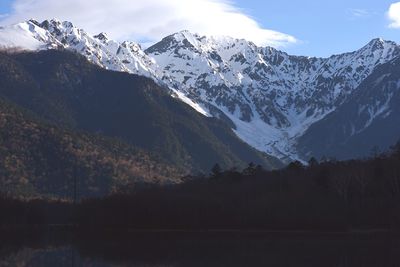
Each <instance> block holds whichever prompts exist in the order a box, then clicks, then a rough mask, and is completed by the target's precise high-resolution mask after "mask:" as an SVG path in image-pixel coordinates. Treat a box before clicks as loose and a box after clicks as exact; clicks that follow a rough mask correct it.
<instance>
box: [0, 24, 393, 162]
mask: <svg viewBox="0 0 400 267" xmlns="http://www.w3.org/2000/svg"><path fill="white" fill-rule="evenodd" d="M27 40H29V42H28V41H27ZM32 43H33V44H32ZM0 44H3V46H5V47H24V46H25V49H29V50H37V49H49V48H63V49H68V50H73V51H75V52H78V53H80V54H82V55H84V56H85V57H86V58H87V59H89V60H90V61H91V62H93V63H96V64H97V65H99V66H101V67H103V68H106V69H110V70H115V71H123V72H128V73H134V74H139V75H144V76H147V77H150V78H152V79H153V80H155V81H156V82H157V83H159V84H160V85H163V86H164V87H169V89H171V90H170V91H169V92H170V94H172V95H173V96H174V97H176V98H178V99H181V100H182V101H184V102H185V103H187V104H189V105H190V106H192V107H193V108H194V109H195V110H196V111H198V112H200V113H201V114H203V115H206V116H213V117H217V118H220V119H222V120H224V121H225V122H227V123H228V124H229V125H230V126H231V127H232V128H233V129H234V131H235V133H236V134H237V136H238V137H240V138H241V139H242V140H244V141H245V142H247V143H248V144H250V145H251V146H253V147H255V148H257V149H258V150H260V151H263V152H266V153H268V154H271V155H274V156H276V157H279V158H281V159H283V160H286V159H287V160H292V159H306V157H307V156H306V154H304V153H303V152H302V153H299V151H298V150H297V147H299V146H297V144H298V140H299V138H300V137H301V136H303V135H304V133H305V132H306V131H307V130H308V129H309V128H310V126H311V125H313V124H315V123H316V122H319V121H321V120H322V119H324V118H325V117H326V116H327V115H329V114H330V113H332V112H334V111H335V110H337V109H338V108H339V107H341V106H342V105H343V104H344V103H346V101H347V100H348V99H349V98H351V96H352V95H353V94H354V92H355V91H356V88H357V87H358V86H359V85H360V84H361V83H362V82H363V81H364V80H365V79H367V78H368V76H369V75H371V74H372V73H373V72H374V70H375V69H376V68H377V67H378V66H380V65H382V64H385V63H387V62H389V61H391V60H393V59H396V58H398V57H399V55H400V48H399V46H398V45H397V44H396V43H394V42H390V41H384V40H382V39H374V40H372V41H371V42H370V43H368V44H367V45H366V46H365V47H363V48H361V49H360V50H357V51H355V52H351V53H346V54H341V55H334V56H331V57H329V58H312V57H299V56H291V55H288V54H286V53H284V52H281V51H278V50H276V49H274V48H271V47H257V46H256V45H255V44H253V43H251V42H248V41H246V40H238V39H234V38H230V37H202V36H199V35H196V34H192V33H190V32H188V31H182V32H179V33H176V34H173V35H170V36H168V37H166V38H164V39H163V40H162V41H160V42H159V43H157V44H155V45H153V46H151V47H150V48H148V49H146V50H145V51H143V50H142V49H141V47H140V46H139V45H138V44H135V43H132V42H122V43H119V42H115V41H113V40H110V39H109V38H108V37H107V35H106V34H104V33H102V34H99V35H96V36H90V35H89V34H87V33H86V32H85V31H83V30H81V29H77V28H75V27H73V25H72V24H71V23H69V22H60V21H57V20H51V21H44V22H42V23H38V22H36V21H28V22H25V23H21V24H17V25H14V26H9V27H5V28H3V29H0ZM371 142H372V143H374V140H371ZM302 151H303V149H302Z"/></svg>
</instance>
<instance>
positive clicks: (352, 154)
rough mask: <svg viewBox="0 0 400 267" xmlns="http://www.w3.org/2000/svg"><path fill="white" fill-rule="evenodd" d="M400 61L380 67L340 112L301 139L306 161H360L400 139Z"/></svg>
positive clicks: (325, 119)
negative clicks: (315, 158) (333, 159)
mask: <svg viewBox="0 0 400 267" xmlns="http://www.w3.org/2000/svg"><path fill="white" fill-rule="evenodd" d="M399 103H400V58H397V59H395V60H392V61H390V62H388V63H386V64H383V65H381V66H378V67H377V68H376V69H375V71H374V72H373V73H372V74H371V75H370V76H369V77H368V78H367V79H365V80H364V81H363V82H362V83H361V85H360V86H359V87H358V88H357V89H356V90H355V92H354V94H353V95H352V96H351V97H350V98H349V99H348V100H347V101H346V102H345V103H344V104H343V105H342V106H340V107H339V108H338V109H337V110H335V111H334V112H332V113H331V114H329V115H328V116H327V117H326V118H324V119H323V120H321V121H319V122H317V123H315V124H314V125H312V126H311V127H310V128H309V129H308V130H307V132H306V133H305V134H304V135H303V136H302V137H301V138H300V139H299V143H298V150H299V151H300V152H301V153H302V154H303V155H304V156H303V157H304V158H309V157H311V156H314V157H317V158H320V157H323V156H326V155H329V156H333V157H336V158H340V159H351V158H359V157H363V156H366V155H369V154H371V153H374V151H375V150H376V149H378V150H380V151H386V150H388V149H389V147H390V146H392V145H393V144H395V143H396V142H397V141H399V140H400V116H399V115H400V107H399Z"/></svg>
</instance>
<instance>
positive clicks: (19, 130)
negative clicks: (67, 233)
mask: <svg viewBox="0 0 400 267" xmlns="http://www.w3.org/2000/svg"><path fill="white" fill-rule="evenodd" d="M181 175H183V173H182V172H181V171H180V170H178V169H176V168H174V167H171V166H168V165H166V164H162V163H161V162H160V161H157V158H155V157H153V156H151V155H149V154H147V153H145V152H143V151H141V150H138V149H136V148H134V147H132V146H129V145H128V144H126V143H122V142H120V141H117V140H112V139H109V138H104V137H101V136H98V135H90V134H87V133H82V132H73V131H70V130H65V129H61V128H59V127H55V126H52V125H49V124H47V123H44V122H43V121H41V120H38V119H37V118H35V117H34V116H33V115H32V114H29V113H28V112H27V111H26V110H23V109H21V108H19V107H18V106H15V105H13V104H11V103H9V102H7V101H4V100H3V99H1V98H0V193H6V194H11V195H13V196H19V197H22V196H26V197H34V196H44V195H45V196H50V197H52V196H53V197H62V198H72V197H73V192H74V181H75V179H76V185H77V197H79V198H81V197H92V196H103V195H106V194H108V193H111V192H113V191H117V190H119V189H121V188H123V187H125V186H126V185H127V184H135V183H143V182H152V183H154V182H157V181H158V182H161V183H171V182H179V181H180V180H179V177H180V176H181Z"/></svg>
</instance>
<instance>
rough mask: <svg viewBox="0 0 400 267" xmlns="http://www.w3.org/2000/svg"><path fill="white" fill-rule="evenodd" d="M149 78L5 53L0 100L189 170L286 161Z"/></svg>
mask: <svg viewBox="0 0 400 267" xmlns="http://www.w3.org/2000/svg"><path fill="white" fill-rule="evenodd" d="M166 91H167V90H166V89H164V88H161V87H159V86H158V85H157V84H156V83H155V82H153V81H152V80H150V79H147V78H145V77H139V76H136V75H131V74H127V73H123V72H112V71H107V70H104V69H101V68H99V67H97V66H95V65H93V64H90V63H89V62H88V61H87V60H86V59H85V58H84V57H81V56H79V55H77V54H75V53H71V52H68V51H59V50H48V51H41V52H38V53H17V54H12V55H2V56H1V60H0V95H1V96H3V97H5V98H7V99H8V100H9V101H13V102H14V103H17V104H19V105H21V106H23V107H25V108H27V109H29V110H31V111H32V112H34V113H35V114H37V115H38V116H39V117H40V118H43V119H45V120H47V121H49V122H52V123H56V124H57V125H61V126H63V127H69V128H72V129H79V130H84V131H87V132H91V133H96V134H101V135H105V136H108V137H112V138H117V139H119V140H123V141H124V142H127V143H129V144H132V145H134V146H136V147H139V148H141V149H144V150H146V151H150V152H152V153H155V154H157V155H159V156H160V158H161V159H163V161H164V162H166V163H168V164H172V165H175V166H179V167H180V168H183V169H186V170H188V171H208V170H209V169H210V168H211V166H212V165H213V164H215V163H220V164H221V165H222V166H223V167H226V168H228V167H233V166H239V167H242V166H244V165H246V164H247V163H248V162H251V161H253V162H255V163H259V164H262V165H264V166H266V167H268V168H275V167H279V166H281V165H280V162H279V161H277V160H275V159H273V158H271V157H267V156H266V155H265V154H262V153H260V152H258V151H256V150H255V149H252V148H251V147H249V146H248V145H246V144H245V143H244V142H242V141H240V140H239V139H238V138H237V137H236V136H235V134H234V133H233V132H232V131H231V129H230V128H229V127H228V126H226V125H224V124H223V123H220V122H219V121H218V120H217V119H214V118H207V117H205V116H203V115H201V114H199V113H198V112H196V111H195V110H193V109H192V108H190V107H189V106H187V105H186V104H184V103H182V102H181V101H177V100H176V99H174V98H172V97H170V95H169V94H167V93H166Z"/></svg>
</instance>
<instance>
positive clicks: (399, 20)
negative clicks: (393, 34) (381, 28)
mask: <svg viewBox="0 0 400 267" xmlns="http://www.w3.org/2000/svg"><path fill="white" fill-rule="evenodd" d="M387 16H388V18H389V20H390V22H391V23H390V24H389V27H390V28H400V2H396V3H393V4H391V5H390V7H389V11H388V12H387Z"/></svg>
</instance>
